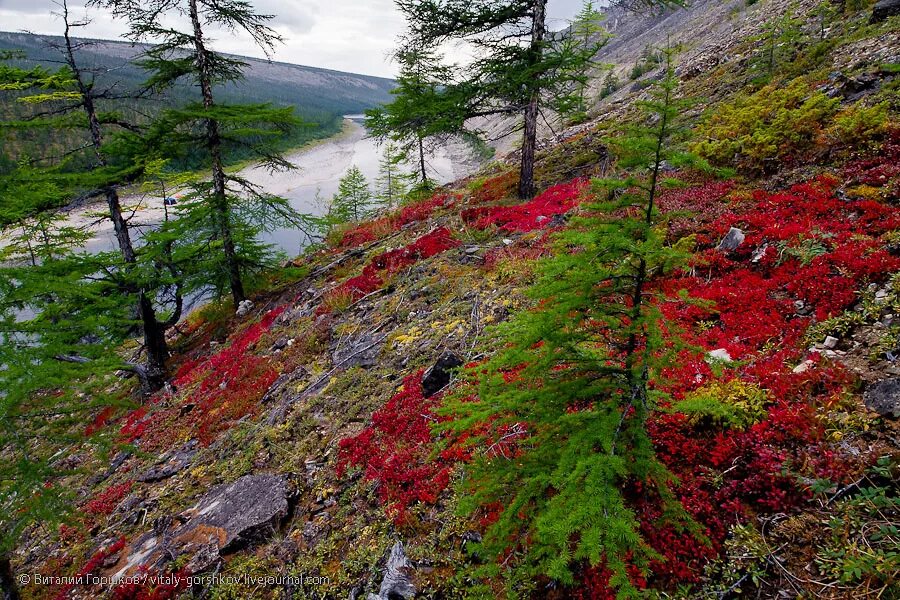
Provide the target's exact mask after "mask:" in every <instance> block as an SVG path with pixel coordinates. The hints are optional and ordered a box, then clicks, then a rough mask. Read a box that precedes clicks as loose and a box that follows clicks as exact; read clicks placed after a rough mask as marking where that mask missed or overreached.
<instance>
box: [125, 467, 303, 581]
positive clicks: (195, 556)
mask: <svg viewBox="0 0 900 600" xmlns="http://www.w3.org/2000/svg"><path fill="white" fill-rule="evenodd" d="M287 514H288V484H287V479H286V478H285V477H284V476H282V475H245V476H244V477H241V478H240V479H238V480H237V481H235V482H233V483H230V484H225V485H219V486H216V487H213V488H212V489H211V490H210V491H209V492H208V493H207V494H206V495H205V496H203V498H201V499H200V501H199V502H198V503H197V504H196V505H195V506H193V507H191V508H190V509H188V510H186V511H184V512H183V513H181V514H179V515H177V516H176V517H174V518H172V517H167V518H161V519H157V521H155V522H154V525H153V529H151V530H150V531H148V532H146V533H144V534H143V535H142V536H139V537H138V538H137V539H135V541H134V542H133V543H132V544H131V545H130V546H128V547H126V549H125V550H124V551H123V552H122V557H121V558H120V559H119V560H118V561H117V563H116V564H115V565H113V566H111V567H110V570H109V573H108V574H109V575H113V576H116V577H121V576H124V575H130V574H133V573H135V572H136V571H137V570H138V568H140V567H142V566H143V567H148V568H150V569H151V570H159V569H161V568H162V567H163V566H164V565H166V564H167V563H168V562H170V561H173V560H175V559H177V558H178V557H181V556H188V557H190V558H189V559H188V561H187V563H186V564H187V567H188V568H189V569H190V571H191V572H192V573H201V572H203V571H204V570H206V569H208V568H209V567H211V566H212V565H213V564H215V563H216V562H218V561H219V559H220V556H221V554H223V553H227V552H230V551H232V550H236V549H238V548H241V547H244V546H249V545H252V544H256V543H258V542H261V541H263V540H265V539H268V538H269V537H271V536H272V535H273V534H274V533H275V531H276V528H277V527H278V526H279V525H280V524H281V522H282V521H283V520H284V518H285V517H286V516H287Z"/></svg>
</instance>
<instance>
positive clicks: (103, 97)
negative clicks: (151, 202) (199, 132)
mask: <svg viewBox="0 0 900 600" xmlns="http://www.w3.org/2000/svg"><path fill="white" fill-rule="evenodd" d="M58 6H59V7H60V9H61V15H60V16H61V19H62V23H63V27H64V29H63V37H62V41H61V42H59V43H56V42H51V44H52V46H53V47H54V48H55V49H56V50H58V51H59V53H60V54H61V56H62V58H63V63H64V64H65V66H66V67H67V68H68V72H69V73H70V76H71V78H72V83H73V88H74V90H75V91H76V92H77V96H76V97H75V99H74V100H73V101H72V103H71V104H69V105H68V106H63V107H60V108H56V109H54V111H53V112H55V113H56V114H64V113H66V112H72V111H80V112H83V114H84V116H85V120H86V123H87V129H88V133H89V140H90V148H91V151H92V153H93V155H94V167H95V170H96V171H97V172H98V173H99V174H101V175H100V178H99V179H98V181H97V184H98V192H99V194H101V195H103V196H104V197H105V198H106V205H107V210H108V218H109V219H110V221H112V224H113V231H114V232H115V237H116V243H117V245H118V249H119V253H120V254H121V257H122V261H123V262H124V270H125V273H124V277H122V278H121V279H120V281H121V282H122V285H123V286H124V287H125V288H126V289H125V291H126V292H127V293H130V294H134V295H135V296H136V297H137V313H138V316H139V318H140V321H141V331H142V333H143V338H144V351H145V352H146V357H147V358H146V361H145V365H144V368H143V369H142V370H141V373H140V376H141V380H142V382H143V385H144V389H145V392H148V393H149V392H154V391H156V390H158V389H160V388H161V387H162V386H163V384H164V383H165V379H166V374H167V371H166V360H167V359H168V358H169V348H168V345H167V344H166V331H167V330H168V329H169V328H171V327H172V326H173V325H175V324H176V323H177V321H178V318H179V317H180V310H176V311H174V312H173V314H172V315H171V316H170V318H168V319H166V320H164V321H160V320H159V319H158V318H157V311H156V308H155V307H154V302H153V301H154V298H153V294H154V290H153V289H152V287H149V286H148V285H146V284H147V282H146V281H139V278H135V277H131V275H132V274H133V273H134V272H135V270H136V265H137V262H138V256H137V252H136V251H135V246H134V242H133V241H132V232H131V227H130V226H129V223H128V220H127V219H126V218H125V216H124V214H123V210H122V204H121V202H120V199H119V193H118V189H117V186H118V185H119V184H120V183H122V182H127V181H128V180H130V179H132V178H133V177H134V175H135V172H136V171H138V170H139V167H136V166H134V165H126V166H125V167H124V168H121V167H118V168H117V167H113V166H112V165H111V164H110V160H109V158H108V156H107V152H108V149H107V145H106V144H105V141H104V127H105V126H112V127H117V128H124V129H125V130H128V131H136V128H135V127H134V126H133V125H132V124H129V123H128V122H126V121H124V120H122V119H121V118H119V117H118V116H117V115H115V114H109V113H103V112H102V111H101V108H100V104H101V103H102V102H108V101H111V100H121V99H124V98H133V97H134V96H135V94H134V93H126V94H125V95H123V94H122V93H120V92H116V91H114V86H111V87H107V88H105V89H99V88H98V87H97V85H95V80H96V75H97V74H96V72H95V71H94V70H92V69H86V68H84V67H83V66H82V65H81V64H80V62H79V57H78V54H79V52H80V51H82V50H84V49H85V48H89V47H90V46H91V45H92V44H94V43H95V42H92V41H90V40H77V39H75V38H74V37H73V35H72V32H73V30H75V29H77V28H80V27H84V26H86V25H88V23H89V21H88V20H74V21H73V20H72V19H71V18H70V15H69V7H68V4H67V0H59V5H58Z"/></svg>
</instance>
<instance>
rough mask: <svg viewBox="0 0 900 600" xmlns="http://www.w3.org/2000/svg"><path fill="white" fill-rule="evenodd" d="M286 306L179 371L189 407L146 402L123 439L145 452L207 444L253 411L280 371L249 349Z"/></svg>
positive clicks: (177, 381) (130, 417)
mask: <svg viewBox="0 0 900 600" xmlns="http://www.w3.org/2000/svg"><path fill="white" fill-rule="evenodd" d="M286 308H287V305H286V304H285V305H282V306H279V307H278V308H274V309H272V310H270V311H268V312H267V313H266V314H265V315H263V317H262V318H261V319H260V320H259V321H258V322H257V323H254V324H253V325H250V326H249V327H247V328H246V329H244V330H243V331H242V332H241V333H239V334H238V335H237V336H235V337H234V338H233V339H232V341H231V343H230V344H229V345H228V346H226V347H225V348H223V349H222V350H220V351H218V352H216V353H214V354H212V355H211V356H208V357H207V358H205V359H202V360H194V361H189V362H188V363H187V364H186V365H183V366H182V368H181V369H179V371H178V375H177V377H176V379H175V380H174V382H173V383H174V385H175V386H176V387H177V388H182V389H183V390H184V396H183V400H182V403H181V404H182V406H186V405H190V410H188V411H183V410H182V408H180V407H171V408H160V409H157V410H154V411H152V412H151V411H148V409H147V407H146V406H142V407H140V408H138V409H137V410H134V411H132V412H131V413H129V414H128V415H127V416H126V417H125V420H124V423H123V424H122V427H121V429H120V437H121V439H122V440H123V441H124V442H127V443H130V442H134V441H137V440H140V441H141V447H142V449H144V450H149V449H159V448H165V447H167V446H169V445H171V444H172V443H173V442H174V441H175V440H177V439H185V438H189V437H196V438H197V439H198V440H199V441H200V443H201V444H204V445H207V444H209V443H210V442H212V441H213V440H214V439H215V438H216V436H217V435H218V434H219V433H221V432H222V431H225V430H227V429H229V428H230V427H231V426H232V425H233V424H234V423H235V422H236V421H238V420H239V419H241V418H243V417H245V416H247V415H248V414H252V413H253V412H254V411H255V410H256V409H257V407H258V404H259V400H260V398H262V396H263V395H264V394H265V393H266V391H268V389H269V388H270V387H271V385H272V383H273V382H274V381H275V380H276V379H277V378H278V372H277V370H276V369H275V367H274V366H273V365H272V364H271V363H270V361H269V359H268V358H265V357H261V356H257V355H255V354H253V353H252V352H250V349H251V348H252V346H253V345H254V344H256V342H258V341H259V339H260V338H261V337H262V335H263V334H264V333H266V332H267V331H268V330H269V329H270V328H271V327H272V325H273V323H274V322H275V319H277V318H278V316H279V315H281V313H282V312H284V310H285V309H286ZM179 393H181V392H179ZM163 397H164V395H162V394H160V395H157V396H156V397H155V398H154V402H155V403H157V404H158V403H159V402H160V401H161V399H162V398H163Z"/></svg>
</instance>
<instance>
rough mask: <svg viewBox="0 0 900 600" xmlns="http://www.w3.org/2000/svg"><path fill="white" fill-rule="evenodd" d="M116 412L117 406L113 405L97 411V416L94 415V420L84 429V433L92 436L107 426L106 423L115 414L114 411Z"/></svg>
mask: <svg viewBox="0 0 900 600" xmlns="http://www.w3.org/2000/svg"><path fill="white" fill-rule="evenodd" d="M115 412H116V409H115V407H113V406H105V407H103V409H102V410H101V411H100V412H99V413H97V416H96V417H94V420H93V421H91V423H90V425H88V426H87V427H86V428H85V429H84V435H86V436H88V437H90V436H92V435H94V434H95V433H97V432H98V431H100V430H101V429H103V428H104V427H106V424H107V423H108V422H109V419H110V417H112V416H113V413H115Z"/></svg>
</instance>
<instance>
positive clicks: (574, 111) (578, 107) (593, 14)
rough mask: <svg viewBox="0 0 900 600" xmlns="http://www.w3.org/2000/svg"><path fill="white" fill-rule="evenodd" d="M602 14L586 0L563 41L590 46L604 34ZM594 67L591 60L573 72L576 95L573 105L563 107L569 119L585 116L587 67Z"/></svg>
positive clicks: (589, 0)
mask: <svg viewBox="0 0 900 600" xmlns="http://www.w3.org/2000/svg"><path fill="white" fill-rule="evenodd" d="M602 20H603V15H602V14H601V13H600V11H598V10H597V9H596V8H595V7H594V2H593V1H592V0H588V1H587V2H585V3H584V5H583V6H582V7H581V10H580V11H578V14H577V15H575V19H574V20H573V21H572V24H571V26H570V27H569V32H568V35H567V36H566V37H565V41H564V43H568V44H576V45H577V46H581V47H583V48H587V47H590V45H591V44H593V43H596V41H597V38H599V37H600V36H603V35H605V31H604V29H603V26H602V25H601V24H600V22H601V21H602ZM592 67H595V65H593V64H592V63H591V62H586V63H585V64H584V65H583V66H582V69H581V73H573V76H574V77H575V87H576V90H577V96H576V97H575V98H573V105H572V107H571V108H569V109H565V108H564V112H565V114H566V116H567V117H568V118H569V120H570V121H576V122H577V121H582V120H584V119H586V118H587V111H588V108H589V106H588V104H589V98H588V89H589V81H590V79H589V77H588V74H589V73H588V69H589V68H592Z"/></svg>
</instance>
